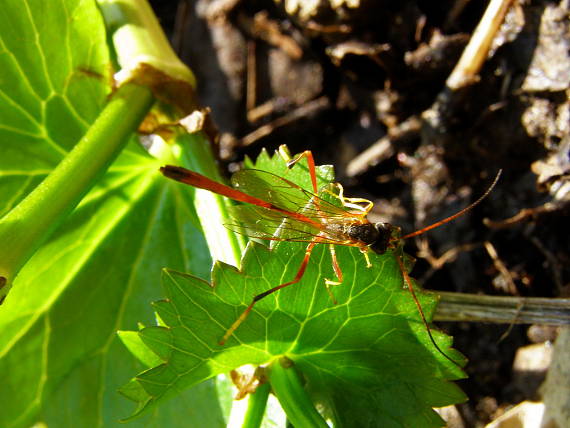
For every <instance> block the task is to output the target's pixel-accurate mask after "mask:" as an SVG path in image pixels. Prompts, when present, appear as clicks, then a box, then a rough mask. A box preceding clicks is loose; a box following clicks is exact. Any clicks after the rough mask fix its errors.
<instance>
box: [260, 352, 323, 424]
mask: <svg viewBox="0 0 570 428" xmlns="http://www.w3.org/2000/svg"><path fill="white" fill-rule="evenodd" d="M269 382H270V383H271V388H272V389H273V393H274V394H275V396H276V397H277V398H278V399H279V402H280V403H281V406H282V407H283V410H285V413H286V414H287V418H289V420H290V421H291V423H292V424H293V426H295V427H306V428H313V427H315V428H328V425H327V423H326V422H325V420H324V419H323V418H322V416H321V415H320V414H319V412H317V409H315V407H314V406H313V403H312V402H311V399H310V398H309V396H308V395H307V392H306V391H305V389H304V388H303V385H302V384H301V379H299V375H298V374H297V371H296V370H295V367H294V366H293V363H292V362H291V360H289V359H287V358H285V357H283V358H281V359H280V360H278V361H275V362H274V363H273V364H271V366H270V367H269Z"/></svg>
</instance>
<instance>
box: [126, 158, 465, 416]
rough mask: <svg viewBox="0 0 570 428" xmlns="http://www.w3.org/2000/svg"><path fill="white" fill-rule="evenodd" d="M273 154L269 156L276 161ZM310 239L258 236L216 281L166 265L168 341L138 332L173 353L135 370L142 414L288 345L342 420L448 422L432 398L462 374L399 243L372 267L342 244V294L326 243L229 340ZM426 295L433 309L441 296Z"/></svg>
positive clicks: (452, 393) (161, 309) (439, 398)
mask: <svg viewBox="0 0 570 428" xmlns="http://www.w3.org/2000/svg"><path fill="white" fill-rule="evenodd" d="M262 156H264V157H265V156H266V155H262ZM266 161H267V159H264V158H262V161H261V162H260V163H264V164H265V166H267V162H266ZM277 162H279V160H278V159H274V160H273V161H271V162H269V164H271V163H273V164H275V165H277V164H276V163H277ZM260 163H258V164H256V165H255V166H256V167H258V168H259V166H260ZM277 168H280V167H279V166H278V167H277ZM295 169H297V167H295V168H294V169H293V171H294V170H295ZM277 170H278V169H277ZM300 170H302V168H300ZM278 171H279V170H278ZM281 173H283V174H285V173H287V172H286V171H284V170H281ZM292 177H294V174H293V173H291V175H289V176H287V178H288V179H294V178H292ZM305 185H307V183H305ZM305 247H306V244H303V243H292V242H280V243H278V244H277V245H275V246H274V247H273V248H272V249H271V250H269V249H268V248H267V247H266V246H264V245H260V244H255V243H250V245H249V246H248V248H247V250H246V252H245V254H244V257H243V260H242V268H241V271H238V270H237V269H235V268H233V267H231V266H228V265H225V264H222V263H217V264H216V265H215V267H214V270H213V272H212V285H210V284H208V283H206V282H204V281H202V280H200V279H198V278H196V277H193V276H191V275H187V274H182V273H178V272H176V271H173V270H166V271H165V272H164V276H163V286H164V289H165V295H166V299H165V300H162V301H160V302H157V303H156V304H155V310H156V311H157V314H158V316H159V317H160V319H161V320H163V321H164V323H165V326H166V327H167V328H168V329H167V330H166V329H161V330H160V333H159V334H160V335H161V337H162V339H161V340H149V339H148V337H147V335H146V334H145V330H146V329H143V330H142V331H141V333H140V334H141V338H142V340H143V341H144V342H145V344H146V345H147V346H148V347H149V348H150V349H152V350H153V351H154V352H156V353H157V354H160V355H165V354H166V353H165V351H164V346H170V347H171V349H170V357H169V358H168V360H167V361H166V362H164V363H162V364H160V365H157V366H155V367H154V368H151V369H150V370H147V371H145V372H143V373H141V374H139V375H138V376H137V377H136V378H135V379H134V381H135V382H137V383H138V384H139V387H140V388H139V389H138V390H137V393H138V394H139V397H140V394H143V395H142V396H143V399H140V398H139V399H138V400H137V401H138V402H139V411H138V412H137V413H136V414H135V415H138V414H140V412H142V411H143V410H145V409H148V408H151V407H152V406H153V405H155V404H156V403H157V402H158V401H162V400H163V399H165V398H168V397H172V396H175V395H176V394H177V393H178V391H181V390H184V389H185V388H187V387H189V386H191V385H195V384H197V383H199V382H202V381H204V380H206V379H209V378H211V377H213V376H216V375H217V374H219V373H224V372H227V371H229V370H232V369H235V368H237V367H239V366H241V365H244V364H255V365H262V364H268V363H271V362H272V361H275V360H276V359H278V358H280V357H282V356H286V357H287V358H289V359H290V360H291V361H293V362H294V363H295V365H296V367H297V368H298V369H300V371H301V372H302V373H303V375H304V376H305V380H306V387H307V388H308V390H309V391H310V392H311V393H312V395H313V397H314V399H315V401H318V402H320V403H321V404H322V405H323V406H324V408H325V409H326V415H327V416H328V417H330V418H332V419H333V420H334V421H335V422H336V424H337V425H336V426H382V427H385V426H415V427H424V426H425V427H431V426H441V425H442V421H441V419H440V418H439V416H438V415H437V414H436V413H435V412H434V411H433V410H432V407H440V406H445V405H448V404H452V403H457V402H461V401H463V400H464V399H465V396H464V395H463V393H462V392H461V391H460V390H459V388H457V387H456V386H455V385H454V384H453V383H451V382H450V380H454V379H458V378H461V377H463V376H464V374H463V372H462V371H461V370H460V369H459V368H458V367H457V366H455V365H453V364H452V363H451V362H449V361H448V360H447V359H446V358H445V357H444V356H443V355H441V354H440V353H439V351H438V350H437V349H435V347H434V346H433V344H432V343H431V341H430V339H429V336H428V333H427V331H426V328H425V326H424V325H423V323H422V322H421V319H420V316H419V314H418V310H417V307H416V306H415V304H414V302H413V300H412V297H411V295H410V292H409V291H408V290H407V289H405V288H404V287H403V280H402V273H401V272H400V269H399V265H398V263H397V261H396V258H395V255H396V254H398V255H400V256H402V253H401V249H399V248H398V249H396V250H394V251H388V252H387V253H385V254H383V255H378V254H371V255H370V261H371V263H372V267H371V268H367V267H366V262H365V260H364V257H363V256H362V254H361V253H360V251H359V250H358V249H357V248H352V247H341V246H337V256H338V261H339V264H340V266H341V268H342V271H343V274H344V278H345V279H344V282H343V284H342V285H339V286H336V287H333V288H332V293H334V297H335V299H336V300H337V302H338V303H337V304H336V305H335V304H333V302H332V300H331V298H330V297H329V295H328V293H327V291H326V288H325V285H324V278H334V272H333V269H332V265H331V261H330V256H329V252H328V248H327V246H325V245H317V246H316V247H315V250H314V251H313V254H312V257H311V259H310V262H309V265H308V268H307V270H306V272H305V274H304V276H303V279H302V280H301V282H300V283H298V284H295V285H292V286H290V287H287V288H284V289H282V290H280V291H278V292H276V293H274V294H271V295H269V296H267V297H266V298H263V299H261V300H260V301H259V302H258V303H257V304H256V305H255V306H254V309H253V311H252V312H251V313H250V315H249V317H248V318H247V319H246V320H245V322H244V323H243V324H242V325H240V326H239V328H238V329H237V330H236V331H235V333H234V335H233V336H232V337H231V338H230V339H229V340H228V342H227V344H226V345H225V346H220V345H218V341H219V340H220V338H222V336H223V335H224V333H225V332H226V330H227V329H228V328H229V327H230V326H231V325H232V324H233V322H234V321H235V320H236V319H237V318H238V317H239V315H240V314H241V313H242V312H243V311H244V309H245V307H246V306H247V304H249V303H250V302H251V300H252V298H253V296H255V295H258V294H260V293H262V292H264V291H266V290H268V289H270V288H272V287H274V286H276V285H279V284H281V283H284V282H287V281H290V280H291V279H292V278H293V277H294V276H295V273H296V272H297V270H298V269H299V266H300V264H301V261H302V259H303V256H304V252H305ZM415 287H416V289H418V285H417V284H415ZM417 295H418V299H419V300H420V302H421V305H422V307H423V309H424V311H425V313H426V316H427V318H428V320H429V319H431V316H432V313H433V310H434V308H435V305H436V302H437V297H436V295H434V294H431V293H425V292H419V291H417ZM152 328H153V327H148V329H152ZM432 334H433V336H434V338H435V340H436V341H437V343H438V345H439V347H440V348H441V349H443V350H444V352H446V354H447V355H449V356H450V357H452V358H453V359H455V360H456V361H463V359H462V356H461V355H460V354H459V353H458V352H456V351H454V350H452V349H450V345H451V339H450V338H449V337H447V336H445V335H444V334H442V333H440V332H438V331H435V330H432ZM170 341H171V342H170ZM169 343H171V345H167V344H169ZM145 394H146V395H145Z"/></svg>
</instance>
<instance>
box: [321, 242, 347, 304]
mask: <svg viewBox="0 0 570 428" xmlns="http://www.w3.org/2000/svg"><path fill="white" fill-rule="evenodd" d="M329 250H330V252H331V261H332V266H333V269H334V273H335V275H336V277H337V278H338V281H333V280H330V279H327V278H325V286H326V287H327V293H329V296H330V298H331V300H332V302H333V303H334V304H335V305H336V303H337V301H336V299H335V297H334V295H333V293H332V291H331V286H332V285H340V284H342V279H343V276H342V270H341V269H340V265H339V264H338V260H337V258H336V250H335V246H334V244H329Z"/></svg>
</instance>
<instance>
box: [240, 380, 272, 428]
mask: <svg viewBox="0 0 570 428" xmlns="http://www.w3.org/2000/svg"><path fill="white" fill-rule="evenodd" d="M270 389H271V388H270V387H269V384H268V383H263V384H261V385H259V386H258V387H257V389H256V390H255V392H254V393H253V394H250V395H249V402H248V405H247V412H246V414H245V417H244V419H243V425H242V428H258V427H260V426H261V421H262V420H263V414H264V413H265V407H266V406H267V398H268V397H269V390H270Z"/></svg>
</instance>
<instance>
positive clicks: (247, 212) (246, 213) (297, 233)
mask: <svg viewBox="0 0 570 428" xmlns="http://www.w3.org/2000/svg"><path fill="white" fill-rule="evenodd" d="M230 214H231V216H232V217H233V219H234V221H233V222H232V223H229V224H224V226H225V227H227V228H228V229H229V230H231V231H232V232H235V233H240V234H242V235H246V236H249V237H251V238H259V239H267V240H272V241H294V242H310V241H312V240H313V239H314V238H315V237H316V236H317V235H318V237H319V242H321V243H330V244H337V245H346V237H344V236H342V235H338V236H335V235H333V234H331V233H329V232H327V231H326V230H325V228H324V226H323V227H322V228H319V227H317V226H315V225H313V224H311V223H306V222H303V221H300V220H297V219H295V218H292V217H284V216H283V215H282V214H280V213H279V212H276V211H271V210H269V209H266V208H262V207H257V206H255V205H237V206H234V207H231V209H230Z"/></svg>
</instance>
